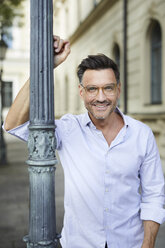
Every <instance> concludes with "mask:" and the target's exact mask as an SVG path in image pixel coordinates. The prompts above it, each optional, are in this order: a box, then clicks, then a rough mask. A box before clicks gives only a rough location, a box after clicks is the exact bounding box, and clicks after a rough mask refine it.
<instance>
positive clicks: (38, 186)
mask: <svg viewBox="0 0 165 248" xmlns="http://www.w3.org/2000/svg"><path fill="white" fill-rule="evenodd" d="M30 55H31V58H30V125H29V139H28V149H29V159H28V161H27V164H28V165H29V177H30V213H29V235H28V236H26V237H24V241H25V242H27V248H54V247H57V235H56V221H55V190H54V186H55V166H54V165H55V164H56V162H57V160H56V156H55V143H56V142H55V136H54V131H55V125H54V88H53V85H54V82H53V3H52V0H31V49H30Z"/></svg>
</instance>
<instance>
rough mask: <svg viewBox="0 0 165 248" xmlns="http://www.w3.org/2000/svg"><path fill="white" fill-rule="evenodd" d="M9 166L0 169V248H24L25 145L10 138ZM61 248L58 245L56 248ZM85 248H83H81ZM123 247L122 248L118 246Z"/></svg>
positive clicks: (161, 242)
mask: <svg viewBox="0 0 165 248" xmlns="http://www.w3.org/2000/svg"><path fill="white" fill-rule="evenodd" d="M7 154H8V156H7V157H8V165H2V166H0V248H24V247H26V245H25V243H24V242H23V241H22V238H23V237H24V236H25V235H27V234H28V215H29V213H28V211H29V209H28V208H29V199H28V190H29V182H28V170H27V168H28V166H27V165H26V163H25V162H24V161H25V160H26V159H27V148H26V143H24V142H23V141H18V140H17V139H13V140H12V141H10V142H8V144H7ZM56 167H57V169H56V187H55V189H56V215H57V220H56V222H57V232H58V233H59V232H61V228H62V222H63V212H64V209H63V194H64V187H63V180H64V179H63V171H62V168H61V166H60V165H57V166H56ZM59 247H60V246H59ZM164 247H165V224H163V225H162V226H161V228H160V230H159V234H158V238H157V241H156V245H155V248H164ZM84 248H85V247H84ZM121 248H122V247H121Z"/></svg>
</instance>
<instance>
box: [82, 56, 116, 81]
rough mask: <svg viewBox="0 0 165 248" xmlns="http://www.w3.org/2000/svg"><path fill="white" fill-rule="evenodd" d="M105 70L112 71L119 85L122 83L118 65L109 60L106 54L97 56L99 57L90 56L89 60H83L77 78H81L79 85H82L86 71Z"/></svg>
mask: <svg viewBox="0 0 165 248" xmlns="http://www.w3.org/2000/svg"><path fill="white" fill-rule="evenodd" d="M103 69H112V70H113V72H114V74H115V77H116V81H117V84H119V82H120V72H119V70H118V67H117V65H116V63H115V62H114V61H113V60H112V59H110V58H108V57H107V56H106V55H104V54H97V55H88V57H87V58H85V59H83V60H82V61H81V63H80V64H79V66H78V69H77V76H78V78H79V83H80V84H82V79H83V75H84V73H85V71H86V70H103Z"/></svg>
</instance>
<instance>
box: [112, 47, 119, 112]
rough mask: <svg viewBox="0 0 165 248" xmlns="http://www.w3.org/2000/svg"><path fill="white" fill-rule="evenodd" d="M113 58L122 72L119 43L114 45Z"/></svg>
mask: <svg viewBox="0 0 165 248" xmlns="http://www.w3.org/2000/svg"><path fill="white" fill-rule="evenodd" d="M113 57H114V61H115V63H116V64H117V66H118V69H119V71H120V48H119V45H118V44H117V43H115V44H114V47H113ZM118 106H119V107H120V99H119V100H118Z"/></svg>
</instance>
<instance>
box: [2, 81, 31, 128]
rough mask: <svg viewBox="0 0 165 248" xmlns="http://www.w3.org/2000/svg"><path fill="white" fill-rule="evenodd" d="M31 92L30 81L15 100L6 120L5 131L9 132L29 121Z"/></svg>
mask: <svg viewBox="0 0 165 248" xmlns="http://www.w3.org/2000/svg"><path fill="white" fill-rule="evenodd" d="M29 91H30V80H28V81H27V82H26V83H25V84H24V86H23V87H22V89H21V90H20V91H19V93H18V95H17V97H16V98H15V100H14V102H13V104H12V106H11V108H10V110H9V112H8V115H7V117H6V120H5V129H6V130H7V131H8V130H10V129H12V128H15V127H17V126H19V125H21V124H23V123H25V122H26V121H28V120H29V95H30V94H29Z"/></svg>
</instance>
